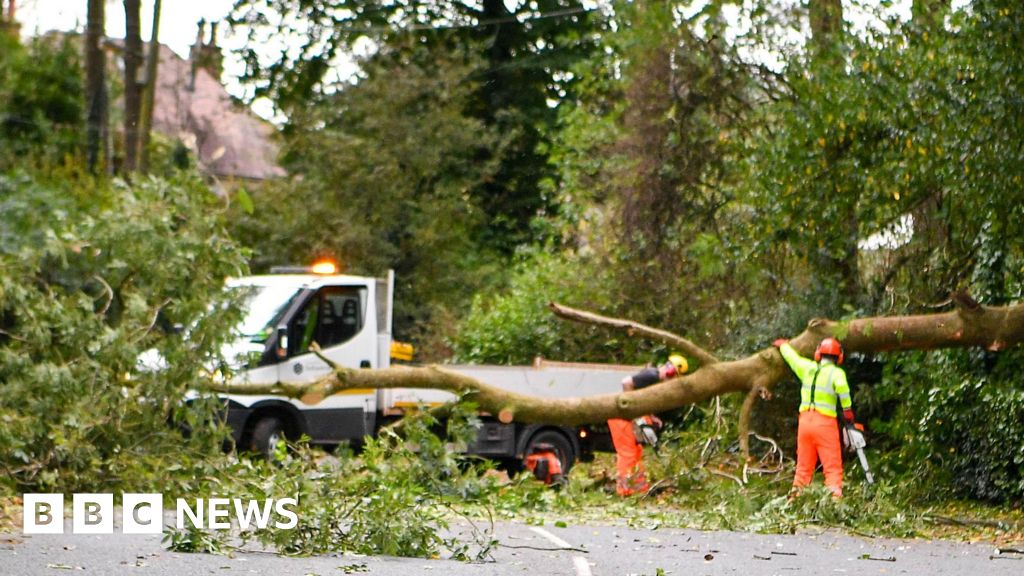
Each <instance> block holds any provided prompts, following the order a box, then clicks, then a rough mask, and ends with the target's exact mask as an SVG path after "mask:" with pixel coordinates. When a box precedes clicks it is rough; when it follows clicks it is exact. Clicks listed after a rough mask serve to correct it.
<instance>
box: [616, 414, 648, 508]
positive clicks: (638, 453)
mask: <svg viewBox="0 0 1024 576" xmlns="http://www.w3.org/2000/svg"><path fill="white" fill-rule="evenodd" d="M608 430H609V431H610V432H611V434H612V444H613V445H614V446H615V470H616V473H617V474H616V479H615V480H616V482H615V493H616V494H618V495H619V496H629V495H631V494H636V493H637V492H646V491H647V490H648V489H649V488H650V487H649V486H648V485H647V476H646V475H645V474H644V462H643V458H644V447H643V446H641V445H640V444H639V443H637V441H636V435H635V434H633V422H632V421H630V420H623V419H621V418H613V419H611V420H609V421H608Z"/></svg>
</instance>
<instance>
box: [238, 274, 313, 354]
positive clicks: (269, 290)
mask: <svg viewBox="0 0 1024 576" xmlns="http://www.w3.org/2000/svg"><path fill="white" fill-rule="evenodd" d="M234 290H238V291H239V293H240V294H241V295H242V299H241V303H240V304H241V307H242V309H243V310H245V316H244V317H243V318H242V323H241V325H240V326H239V329H238V331H239V332H241V334H242V336H244V337H246V338H249V339H250V340H252V341H253V342H266V341H267V338H268V337H269V336H270V334H271V333H273V331H274V328H275V326H276V324H277V322H278V321H279V320H280V319H281V316H282V315H283V314H284V313H285V312H286V311H287V310H288V304H289V303H290V302H291V301H292V299H293V298H295V296H296V295H298V294H299V292H300V291H299V290H296V289H295V287H294V286H252V285H249V286H237V287H235V288H234Z"/></svg>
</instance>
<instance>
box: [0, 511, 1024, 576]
mask: <svg viewBox="0 0 1024 576" xmlns="http://www.w3.org/2000/svg"><path fill="white" fill-rule="evenodd" d="M67 532H70V526H69V528H68V530H67ZM495 532H496V534H495V535H496V537H497V539H498V540H499V542H500V545H499V546H498V547H497V548H496V549H495V550H494V552H493V554H492V558H491V559H490V560H489V561H487V562H482V563H466V562H458V561H453V560H443V559H437V560H424V559H409V558H391V557H358V556H347V555H341V554H334V555H325V556H317V557H312V558H283V557H279V556H276V555H273V554H268V553H259V552H242V553H236V554H235V555H234V556H233V557H228V556H217V555H210V554H182V553H175V552H168V551H167V550H165V549H164V548H163V547H162V546H161V544H160V537H159V536H155V535H154V536H147V535H125V534H120V533H115V534H112V535H101V536H95V535H93V536H90V535H72V534H70V533H68V534H64V535H32V536H24V535H20V534H8V535H2V536H0V575H11V576H14V575H17V576H35V575H47V576H55V575H58V574H61V573H63V572H65V571H70V572H78V571H84V572H85V573H91V574H133V575H140V576H163V575H175V576H176V575H180V574H218V575H243V574H244V575H253V574H267V575H273V576H282V575H287V574H297V575H303V576H305V575H310V574H315V575H319V576H326V575H329V574H375V575H381V576H398V575H407V574H427V575H430V574H437V575H442V574H443V575H444V576H462V575H469V574H473V575H477V574H502V575H503V574H529V575H531V576H537V575H544V576H558V575H566V576H599V575H612V574H616V575H624V574H637V575H639V574H649V575H652V576H654V575H656V574H657V573H658V570H659V569H661V570H663V571H664V573H665V574H685V575H687V576H690V575H705V574H707V575H715V574H743V575H744V576H746V575H762V574H763V575H769V574H771V575H776V574H786V575H789V574H815V575H817V574H886V575H888V574H920V575H922V576H923V575H929V576H932V575H943V574H950V575H954V574H955V575H973V574H984V575H985V576H1000V575H1004V574H1005V575H1014V576H1021V575H1022V574H1024V554H1016V553H1002V554H996V553H995V551H996V548H995V546H993V545H986V544H971V543H955V542H943V541H924V540H890V539H866V538H858V537H851V536H846V535H841V534H834V533H819V534H815V533H806V534H800V535H782V536H780V535H760V534H748V533H738V532H700V531H695V530H675V529H659V530H639V529H632V528H626V527H622V526H569V527H566V528H557V527H552V526H544V527H536V526H527V525H524V524H516V523H501V524H498V525H497V526H496V531H495Z"/></svg>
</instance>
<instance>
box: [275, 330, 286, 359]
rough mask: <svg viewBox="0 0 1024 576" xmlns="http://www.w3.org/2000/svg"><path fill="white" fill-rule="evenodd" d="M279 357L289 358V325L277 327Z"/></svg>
mask: <svg viewBox="0 0 1024 576" xmlns="http://www.w3.org/2000/svg"><path fill="white" fill-rule="evenodd" d="M277 357H278V358H287V357H288V327H287V326H278V327H277Z"/></svg>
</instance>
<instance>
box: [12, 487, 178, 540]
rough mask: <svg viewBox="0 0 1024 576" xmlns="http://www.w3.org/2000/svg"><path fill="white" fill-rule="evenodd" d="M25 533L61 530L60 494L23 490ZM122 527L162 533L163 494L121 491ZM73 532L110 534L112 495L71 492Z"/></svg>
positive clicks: (149, 532) (131, 530)
mask: <svg viewBox="0 0 1024 576" xmlns="http://www.w3.org/2000/svg"><path fill="white" fill-rule="evenodd" d="M24 504H25V512H24V522H23V526H22V529H23V532H24V533H25V534H63V533H64V495H63V494H25V496H24ZM122 504H123V505H122V509H123V513H122V515H121V524H122V527H121V531H122V532H123V533H125V534H161V533H162V532H163V526H162V523H163V515H164V499H163V495H162V494H134V493H126V494H123V495H122ZM71 525H72V533H74V534H113V533H114V495H113V494H74V495H73V496H72V502H71Z"/></svg>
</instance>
